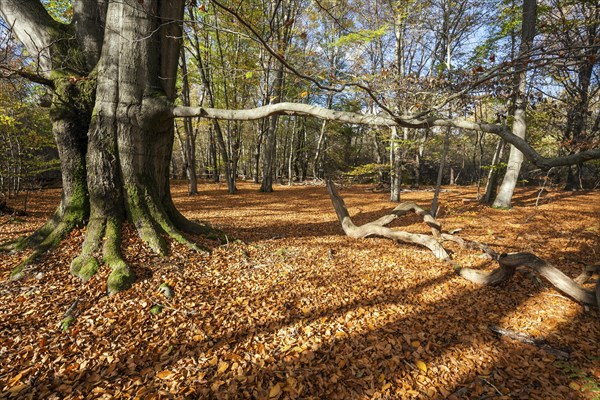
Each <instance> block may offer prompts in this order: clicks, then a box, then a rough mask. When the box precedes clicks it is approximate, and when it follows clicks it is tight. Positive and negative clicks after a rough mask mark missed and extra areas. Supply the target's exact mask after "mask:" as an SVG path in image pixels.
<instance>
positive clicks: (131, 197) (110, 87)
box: [0, 0, 203, 293]
mask: <svg viewBox="0 0 600 400" xmlns="http://www.w3.org/2000/svg"><path fill="white" fill-rule="evenodd" d="M82 2H84V3H86V4H87V5H88V6H90V7H91V8H93V10H96V11H97V10H106V16H104V15H100V16H98V17H99V18H97V19H96V21H106V29H105V30H104V32H105V33H104V38H103V41H100V42H102V43H103V44H102V47H101V48H102V53H101V56H100V60H99V61H98V65H97V66H96V67H95V69H94V73H91V74H89V75H88V76H81V75H75V74H74V73H73V72H74V71H71V70H61V69H59V68H63V67H64V65H70V66H73V67H74V69H75V70H76V71H84V70H85V65H82V64H81V63H91V60H90V58H89V57H87V58H83V57H81V58H78V57H77V56H76V55H77V51H78V50H80V48H77V46H76V45H77V43H75V42H74V41H72V40H71V41H69V43H68V44H69V45H72V46H73V47H72V48H68V49H67V50H66V51H65V53H61V52H60V50H61V48H57V49H56V51H54V46H55V45H54V42H51V43H50V44H48V43H44V42H43V40H42V39H43V38H44V36H43V35H41V36H40V38H41V39H39V38H38V39H39V40H42V42H41V43H34V44H35V45H36V46H37V47H34V48H49V49H50V54H49V57H50V61H51V63H50V65H51V67H52V68H54V67H56V69H54V70H53V71H52V75H51V78H52V80H51V82H52V84H53V86H54V100H53V106H52V112H51V115H52V120H53V126H54V128H53V130H54V134H55V137H56V141H57V144H58V148H59V152H60V157H61V169H62V173H63V196H62V201H61V204H60V206H59V208H58V210H57V212H56V214H55V216H54V217H53V218H52V219H51V220H50V221H48V223H46V225H44V227H42V228H41V229H40V230H38V231H37V232H36V233H35V234H34V235H33V236H31V237H30V238H29V239H28V240H26V241H24V242H22V243H25V244H28V245H29V244H33V245H38V246H37V247H36V252H34V255H35V254H38V253H39V252H41V251H43V250H45V249H47V248H48V247H50V246H52V245H54V244H56V243H57V241H58V240H60V238H62V236H64V234H65V233H66V232H68V231H69V230H70V229H71V228H72V227H73V226H75V225H76V224H80V223H82V222H83V221H84V219H85V218H86V215H87V211H88V208H89V222H88V226H87V230H86V237H85V241H84V244H83V248H82V250H81V253H80V255H79V256H78V257H77V258H75V259H74V260H73V262H72V263H71V272H72V273H73V274H74V275H76V276H78V277H80V278H82V279H83V280H87V279H89V278H90V277H91V276H92V275H94V274H95V273H96V271H97V270H98V268H99V265H100V263H99V260H98V259H97V258H96V257H97V255H98V254H101V256H102V260H103V262H104V263H105V264H106V265H108V266H109V267H111V268H112V273H111V274H110V276H109V278H108V282H107V289H108V292H109V293H116V292H118V291H120V290H123V289H125V288H127V287H129V285H130V284H131V282H132V281H133V279H134V275H133V273H132V271H131V269H130V268H129V266H128V265H127V264H126V263H125V261H124V260H123V257H122V256H121V253H120V233H121V225H122V223H123V222H124V221H125V219H128V220H129V221H130V222H131V223H132V224H133V225H134V226H135V227H136V228H137V231H138V234H139V236H140V237H141V238H142V239H143V240H144V241H145V242H147V243H148V245H149V246H150V247H151V248H152V249H153V250H155V251H156V252H158V253H161V254H164V253H165V252H166V250H167V245H166V241H165V239H164V237H163V236H162V234H163V233H166V234H167V235H169V236H170V237H172V238H173V239H175V240H177V241H179V242H181V243H186V244H188V245H189V246H190V247H192V248H195V249H198V247H197V246H195V245H194V244H192V243H190V242H188V241H187V240H186V239H185V238H184V237H183V236H182V235H181V234H180V233H179V230H185V231H190V232H196V233H199V232H202V231H203V227H201V226H198V225H196V224H193V223H191V222H190V221H188V220H187V219H185V218H184V217H183V216H182V215H181V214H180V213H179V212H178V211H177V210H176V209H175V207H174V205H173V202H172V199H171V195H170V188H169V166H170V159H171V152H172V149H173V140H174V133H173V121H172V113H171V110H172V103H173V101H174V99H175V81H176V76H177V74H176V73H177V64H178V59H179V54H180V53H179V49H180V39H179V38H180V37H181V34H182V33H181V21H182V18H183V8H184V1H183V0H175V1H170V2H165V1H158V0H146V1H144V2H138V1H136V0H124V1H119V2H116V1H115V2H110V4H109V5H108V8H107V9H106V8H103V7H101V4H95V2H94V1H92V0H82ZM101 3H102V4H104V2H101ZM34 4H38V5H39V7H42V6H41V4H40V3H37V2H26V3H25V2H22V3H19V2H12V1H11V2H10V4H8V3H6V2H4V1H3V2H2V3H1V4H0V11H1V12H2V13H3V17H4V16H6V15H5V13H4V11H5V6H7V5H8V8H10V7H12V9H16V10H18V11H22V12H21V14H19V15H18V16H19V18H21V19H22V21H24V22H23V24H24V25H33V26H35V27H37V28H38V29H42V28H44V27H45V26H46V25H48V26H50V28H48V29H50V30H52V29H54V30H56V29H57V28H56V26H54V23H52V22H49V21H50V20H51V18H50V17H49V16H48V15H47V13H45V11H43V8H41V10H40V9H35V10H34V11H35V12H34V11H32V9H33V8H35V7H33V5H34ZM12 9H11V10H12ZM78 9H79V8H78ZM86 10H87V9H86ZM88 11H89V10H88ZM89 14H90V13H89V12H88V13H87V14H84V15H83V16H84V17H85V16H88V15H89ZM91 14H93V13H91ZM10 15H12V14H10ZM10 15H9V16H10ZM77 17H78V18H81V17H82V16H77ZM15 23H16V22H15ZM19 23H21V22H19ZM61 29H62V28H61ZM98 31H100V30H98ZM25 32H27V30H25ZM29 32H31V31H29ZM65 32H66V33H65V34H68V33H69V31H68V28H65ZM90 32H91V31H86V32H83V33H82V35H83V36H85V34H90ZM27 37H28V38H29V36H27ZM67 38H71V36H68V35H67ZM88 39H89V38H88ZM27 40H29V39H27ZM27 40H25V42H27ZM92 42H94V41H92ZM86 43H89V41H86ZM38 45H44V46H46V47H44V46H41V47H40V46H38ZM32 54H33V52H32ZM65 54H66V55H69V56H70V57H72V58H65V57H66V55H65ZM43 55H44V56H46V55H47V54H43ZM47 61H48V60H47V59H44V63H45V64H48V63H47ZM77 62H79V63H80V64H77ZM94 94H95V98H94ZM92 104H93V105H94V107H93V110H94V111H93V113H92V107H91V105H92ZM88 125H89V132H88V134H87V136H86V134H85V132H86V131H87V130H88ZM86 138H87V143H86ZM86 144H87V147H86ZM88 199H89V203H88ZM99 250H101V251H99ZM31 259H32V258H31V257H30V258H29V259H28V260H31ZM20 274H22V270H20V269H18V270H15V274H14V275H20Z"/></svg>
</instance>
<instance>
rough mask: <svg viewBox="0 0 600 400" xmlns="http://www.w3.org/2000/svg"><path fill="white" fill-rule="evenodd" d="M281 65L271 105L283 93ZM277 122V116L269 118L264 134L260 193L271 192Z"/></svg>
mask: <svg viewBox="0 0 600 400" xmlns="http://www.w3.org/2000/svg"><path fill="white" fill-rule="evenodd" d="M283 73H284V70H283V65H279V66H278V67H277V72H276V76H275V82H274V85H273V92H274V99H273V102H272V103H279V102H280V101H281V96H282V91H283V76H284V75H283ZM277 121H278V116H277V115H273V116H271V117H269V125H268V127H267V132H266V134H265V146H264V148H263V164H262V171H263V175H262V182H261V185H260V191H261V192H264V193H270V192H272V191H273V175H274V174H275V163H276V160H277Z"/></svg>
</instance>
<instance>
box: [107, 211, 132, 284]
mask: <svg viewBox="0 0 600 400" xmlns="http://www.w3.org/2000/svg"><path fill="white" fill-rule="evenodd" d="M105 236H106V239H105V240H104V248H103V251H102V259H103V260H104V262H105V263H106V265H108V266H109V267H110V269H111V270H112V272H111V273H110V275H109V276H108V280H107V281H106V290H107V291H108V294H109V295H112V294H115V293H118V292H121V291H123V290H126V289H129V288H130V287H131V285H132V284H133V282H134V281H135V274H134V273H133V271H132V270H131V268H130V267H129V265H128V264H127V263H126V262H125V260H124V259H123V256H122V255H121V249H120V246H121V224H120V222H119V221H118V220H117V219H109V220H108V221H107V223H106V235H105Z"/></svg>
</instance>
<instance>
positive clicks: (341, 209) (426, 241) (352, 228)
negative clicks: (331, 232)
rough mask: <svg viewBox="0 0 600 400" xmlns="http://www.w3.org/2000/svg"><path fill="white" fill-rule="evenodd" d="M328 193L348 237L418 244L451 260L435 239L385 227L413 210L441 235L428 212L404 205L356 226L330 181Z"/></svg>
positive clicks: (438, 256) (415, 206)
mask: <svg viewBox="0 0 600 400" xmlns="http://www.w3.org/2000/svg"><path fill="white" fill-rule="evenodd" d="M327 191H328V192H329V197H330V198H331V202H332V203H333V208H334V209H335V212H336V214H337V216H338V219H339V221H340V223H341V224H342V229H343V230H344V233H345V234H346V235H347V236H349V237H352V238H355V239H359V238H364V237H369V236H381V237H385V238H388V239H392V240H399V241H402V242H406V243H413V244H418V245H421V246H425V247H427V248H428V249H429V250H431V252H432V253H433V254H434V255H435V256H436V257H437V258H439V259H441V260H446V261H449V260H450V256H449V255H448V253H447V252H446V250H445V249H444V247H443V246H442V245H441V244H440V242H438V241H437V240H436V239H435V238H434V237H432V236H428V235H423V234H420V233H410V232H405V231H398V230H393V229H390V228H386V227H385V225H387V224H389V223H390V222H392V221H394V220H395V219H396V218H398V217H399V216H402V215H405V214H406V213H408V212H409V211H411V210H412V211H415V212H416V213H417V214H418V215H420V216H422V217H423V220H424V221H425V223H426V224H427V225H429V226H430V227H431V228H432V230H435V231H436V232H438V233H439V232H440V231H441V226H440V225H439V223H437V221H436V220H435V219H434V218H433V217H431V215H429V214H427V212H425V211H424V210H423V209H422V208H420V207H419V206H417V205H416V204H415V203H402V204H400V205H398V207H396V208H395V209H394V210H393V211H392V212H391V213H390V214H388V215H385V216H383V217H381V218H379V219H377V220H375V221H373V222H370V223H368V224H364V225H361V226H356V225H355V224H354V223H353V222H352V219H351V218H350V214H349V213H348V209H347V208H346V204H345V203H344V199H342V198H341V196H340V195H339V194H338V192H337V190H336V189H335V186H334V184H333V182H332V181H330V180H328V181H327Z"/></svg>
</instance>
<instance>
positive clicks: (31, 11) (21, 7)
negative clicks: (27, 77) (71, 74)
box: [0, 0, 64, 74]
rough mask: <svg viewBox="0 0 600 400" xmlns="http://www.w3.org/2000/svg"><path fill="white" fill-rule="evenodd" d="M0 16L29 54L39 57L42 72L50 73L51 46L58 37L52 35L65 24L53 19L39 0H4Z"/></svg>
mask: <svg viewBox="0 0 600 400" xmlns="http://www.w3.org/2000/svg"><path fill="white" fill-rule="evenodd" d="M0 16H1V17H2V18H3V19H4V21H6V23H7V24H8V26H9V27H10V28H11V29H12V31H13V33H14V35H15V36H16V38H17V39H18V40H19V41H20V42H21V43H23V45H24V46H25V48H26V49H27V51H28V52H29V54H31V55H32V56H34V57H37V62H38V64H39V66H40V68H41V70H42V74H48V73H49V72H50V71H51V69H52V62H51V54H50V47H51V45H52V43H53V42H54V41H56V39H57V38H56V37H52V36H53V33H56V32H59V31H60V30H61V29H63V27H64V26H63V25H62V24H60V23H58V22H56V21H55V20H54V19H52V17H51V16H50V15H49V14H48V12H47V11H46V9H45V8H44V6H43V5H42V3H41V2H40V1H38V0H2V1H1V2H0Z"/></svg>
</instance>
